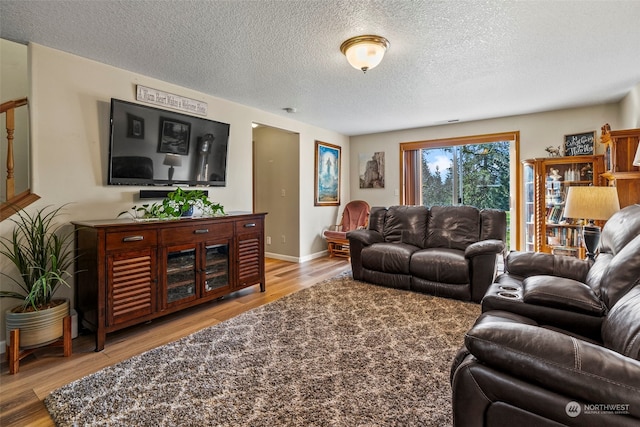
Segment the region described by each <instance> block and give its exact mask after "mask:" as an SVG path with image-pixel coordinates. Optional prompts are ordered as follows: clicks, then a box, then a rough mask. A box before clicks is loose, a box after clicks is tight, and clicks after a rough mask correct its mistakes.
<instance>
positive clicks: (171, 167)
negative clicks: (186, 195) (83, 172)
mask: <svg viewBox="0 0 640 427" xmlns="http://www.w3.org/2000/svg"><path fill="white" fill-rule="evenodd" d="M229 127H230V126H229V125H228V124H227V123H221V122H216V121H214V120H208V119H204V118H200V117H194V116H188V115H186V114H180V113H175V112H172V111H167V110H161V109H159V108H153V107H148V106H145V105H140V104H134V103H132V102H127V101H121V100H119V99H114V98H112V99H111V144H110V149H109V180H108V182H109V184H111V185H157V186H170V185H188V186H219V187H222V186H225V185H226V175H227V145H228V142H229Z"/></svg>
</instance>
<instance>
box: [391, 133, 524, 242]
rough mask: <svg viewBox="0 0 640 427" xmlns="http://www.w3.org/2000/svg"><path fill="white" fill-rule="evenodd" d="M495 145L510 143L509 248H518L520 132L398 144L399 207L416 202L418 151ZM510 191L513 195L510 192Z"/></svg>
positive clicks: (417, 192)
mask: <svg viewBox="0 0 640 427" xmlns="http://www.w3.org/2000/svg"><path fill="white" fill-rule="evenodd" d="M497 141H510V144H509V146H510V157H511V158H510V162H509V163H510V166H509V167H510V173H511V179H510V191H509V194H510V199H511V201H510V206H511V207H510V209H511V212H512V213H513V214H514V215H513V218H512V219H511V225H512V227H511V229H512V230H515V233H514V234H515V236H514V237H515V238H514V239H511V240H512V242H511V245H512V246H513V245H514V244H515V245H516V248H517V249H519V248H520V247H521V244H522V242H521V235H522V230H521V228H522V227H521V221H520V217H521V214H522V213H521V211H522V206H521V205H522V191H521V188H520V183H521V181H522V179H521V176H522V168H521V167H520V131H511V132H499V133H491V134H483V135H471V136H460V137H452V138H440V139H430V140H422V141H412V142H401V143H400V156H399V158H400V186H401V191H400V204H401V205H415V204H417V203H418V201H419V197H420V196H419V194H420V193H419V190H420V185H417V183H416V182H415V179H416V178H417V176H419V173H420V164H419V161H420V160H419V157H420V156H419V155H416V154H415V153H419V150H421V149H425V148H426V149H430V148H443V147H452V146H456V145H470V144H484V143H491V142H497ZM511 190H513V193H512V191H511Z"/></svg>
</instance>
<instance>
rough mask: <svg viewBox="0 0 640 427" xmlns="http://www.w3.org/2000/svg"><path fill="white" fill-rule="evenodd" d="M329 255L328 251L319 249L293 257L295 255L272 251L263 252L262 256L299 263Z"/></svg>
mask: <svg viewBox="0 0 640 427" xmlns="http://www.w3.org/2000/svg"><path fill="white" fill-rule="evenodd" d="M327 255H329V251H326V250H325V251H321V252H316V253H315V254H311V255H306V256H303V257H295V256H291V255H282V254H276V253H273V252H265V253H264V256H265V257H267V258H273V259H279V260H280V261H288V262H296V263H301V262H306V261H311V260H312V259H316V258H322V257H325V256H327Z"/></svg>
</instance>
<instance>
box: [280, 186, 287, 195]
mask: <svg viewBox="0 0 640 427" xmlns="http://www.w3.org/2000/svg"><path fill="white" fill-rule="evenodd" d="M280 195H281V196H282V197H285V196H286V195H287V192H286V191H284V188H283V189H282V190H280Z"/></svg>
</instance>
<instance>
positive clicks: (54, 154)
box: [0, 44, 349, 339]
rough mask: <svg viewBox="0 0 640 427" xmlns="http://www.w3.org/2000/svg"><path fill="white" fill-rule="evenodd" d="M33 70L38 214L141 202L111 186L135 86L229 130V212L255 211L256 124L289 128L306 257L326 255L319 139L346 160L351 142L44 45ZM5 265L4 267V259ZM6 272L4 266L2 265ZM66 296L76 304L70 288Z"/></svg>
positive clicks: (106, 213) (3, 229) (98, 213)
mask: <svg viewBox="0 0 640 427" xmlns="http://www.w3.org/2000/svg"><path fill="white" fill-rule="evenodd" d="M29 59H30V65H31V75H30V81H31V95H30V109H31V124H32V146H33V153H32V165H33V169H34V170H33V185H32V188H33V190H34V192H35V193H36V194H38V195H39V196H41V199H40V200H39V201H38V202H37V203H36V204H35V205H34V206H32V207H30V208H28V209H33V208H36V207H42V206H47V205H55V206H59V205H62V204H65V203H72V205H70V206H69V207H68V208H67V210H66V211H67V213H68V215H66V216H65V220H67V221H73V220H84V219H100V218H116V216H117V215H118V213H119V212H121V211H124V210H127V209H128V208H130V207H131V206H133V205H134V204H136V203H138V200H137V196H138V193H139V190H140V189H142V187H129V186H108V185H106V180H107V156H108V147H109V107H110V104H109V103H110V99H111V98H112V97H113V98H119V99H123V100H125V101H133V102H136V101H135V87H136V85H137V84H141V85H144V86H148V87H151V88H154V89H159V90H163V91H166V92H171V93H175V94H179V95H181V96H185V97H188V98H193V99H197V100H200V101H204V102H207V103H208V105H209V110H208V111H209V114H208V118H210V119H214V120H218V121H222V122H226V123H229V124H230V125H231V130H230V136H229V153H228V168H227V174H228V175H227V186H226V187H224V188H211V189H210V190H209V195H210V198H211V200H213V201H216V202H220V203H221V204H222V205H224V207H225V210H227V211H251V210H252V207H253V200H252V185H253V183H252V127H251V123H252V122H257V123H264V124H267V125H269V126H273V127H276V128H281V129H287V130H289V131H291V132H295V133H298V134H299V135H300V165H301V167H300V177H299V181H300V205H299V207H298V209H299V212H298V215H299V217H300V218H304V223H303V224H301V232H300V240H299V244H300V255H301V257H310V256H315V254H317V253H322V252H323V251H324V250H326V247H324V246H326V245H324V242H323V240H322V237H321V233H322V229H323V226H326V225H327V224H333V223H334V221H335V217H336V215H337V211H338V207H315V206H314V205H313V163H314V153H313V151H314V142H315V140H316V139H319V140H322V141H326V142H330V143H332V144H336V145H340V146H342V147H344V148H343V156H345V158H348V155H349V154H348V153H349V150H348V137H346V136H344V135H341V134H338V133H336V132H332V131H329V130H324V129H321V128H318V127H314V126H310V125H307V124H305V123H301V122H298V121H296V120H293V119H291V118H289V117H284V116H281V115H276V114H272V113H269V112H265V111H261V110H257V109H254V108H250V107H247V106H243V105H240V104H236V103H233V102H230V101H226V100H223V99H220V98H215V97H212V96H209V95H205V94H202V93H199V92H196V91H193V90H190V89H187V88H184V87H180V86H177V85H174V84H171V83H168V82H164V81H161V80H157V79H153V78H150V77H147V76H144V75H140V74H137V73H133V72H130V71H126V70H123V69H119V68H115V67H112V66H108V65H105V64H101V63H98V62H95V61H91V60H88V59H85V58H81V57H78V56H75V55H70V54H68V53H65V52H61V51H58V50H55V49H51V48H48V47H45V46H41V45H37V44H31V45H30V46H29ZM347 167H348V165H347V164H346V163H343V175H342V176H343V184H342V190H343V197H346V199H345V200H348V189H349V183H348V178H349V176H348V174H347V173H346V170H347ZM12 228H13V227H12V224H11V222H10V221H2V222H0V234H1V235H2V236H8V235H10V232H11V230H12ZM3 261H4V260H3ZM2 268H3V271H7V270H5V268H7V267H6V265H5V264H3V265H2ZM60 295H62V296H67V297H70V298H72V292H71V291H69V290H66V289H65V292H63V293H61V294H60ZM16 304H17V301H16V300H8V299H2V300H0V309H1V310H2V312H4V310H5V309H7V308H9V307H12V306H15V305H16ZM0 321H1V322H2V323H1V324H0V339H2V338H3V337H4V334H5V331H4V316H0Z"/></svg>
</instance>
